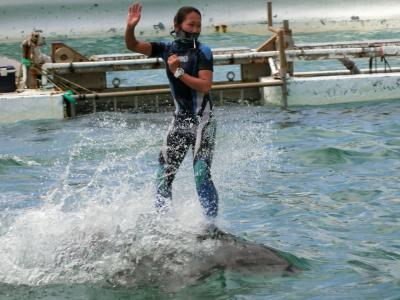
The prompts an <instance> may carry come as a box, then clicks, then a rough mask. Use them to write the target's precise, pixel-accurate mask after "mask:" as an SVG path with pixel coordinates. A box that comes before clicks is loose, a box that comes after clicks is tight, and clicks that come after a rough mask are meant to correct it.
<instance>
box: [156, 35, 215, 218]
mask: <svg viewBox="0 0 400 300" xmlns="http://www.w3.org/2000/svg"><path fill="white" fill-rule="evenodd" d="M151 45H152V53H151V57H161V58H162V59H163V60H164V61H165V62H167V60H168V56H169V55H171V54H176V55H177V56H178V57H179V60H180V64H181V67H182V68H183V69H184V70H185V73H187V74H189V75H191V76H194V77H198V72H199V71H200V70H210V71H213V57H212V52H211V49H210V48H209V47H207V46H206V45H203V44H201V43H199V42H196V47H194V44H193V42H191V43H186V42H182V41H180V40H175V41H173V42H171V43H163V42H159V43H151ZM166 71H167V76H168V79H169V83H170V87H171V91H172V96H173V98H174V103H175V108H176V110H175V113H174V118H173V120H172V122H171V125H170V127H169V129H168V133H167V136H166V138H165V141H164V144H163V146H162V148H161V151H160V155H159V163H160V165H159V170H158V172H157V202H156V206H157V207H162V206H164V205H165V202H166V200H170V199H171V196H172V193H171V190H172V182H173V180H174V178H175V175H176V172H177V171H178V168H179V166H180V164H181V163H182V161H183V159H184V158H185V155H186V153H187V151H188V149H189V148H190V147H191V148H192V152H193V169H194V176H195V182H196V189H197V193H198V196H199V200H200V203H201V205H202V207H203V209H204V212H205V214H206V215H207V216H208V217H216V216H217V213H218V194H217V191H216V189H215V186H214V183H213V181H212V180H211V162H212V156H213V152H214V142H215V131H216V124H215V120H214V118H213V114H212V103H211V98H210V95H209V94H208V93H207V94H202V93H200V92H198V91H196V90H194V89H191V88H190V87H188V86H187V85H185V84H184V83H183V82H182V81H181V80H180V79H177V78H175V77H174V75H173V74H172V73H171V71H170V70H169V68H168V67H167V68H166Z"/></svg>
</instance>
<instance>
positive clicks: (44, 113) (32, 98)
mask: <svg viewBox="0 0 400 300" xmlns="http://www.w3.org/2000/svg"><path fill="white" fill-rule="evenodd" d="M63 118H64V103H63V97H62V94H61V93H56V92H54V91H40V90H25V91H23V92H21V93H3V94H1V93H0V123H13V122H18V121H28V120H45V119H63Z"/></svg>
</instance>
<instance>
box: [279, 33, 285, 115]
mask: <svg viewBox="0 0 400 300" xmlns="http://www.w3.org/2000/svg"><path fill="white" fill-rule="evenodd" d="M278 45H279V65H280V67H279V73H280V77H281V80H282V81H283V84H282V107H283V108H287V89H286V73H287V62H286V53H285V32H284V31H283V30H280V31H279V34H278Z"/></svg>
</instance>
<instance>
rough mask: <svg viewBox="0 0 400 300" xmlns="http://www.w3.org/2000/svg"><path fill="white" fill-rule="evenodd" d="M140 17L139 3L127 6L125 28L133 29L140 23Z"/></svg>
mask: <svg viewBox="0 0 400 300" xmlns="http://www.w3.org/2000/svg"><path fill="white" fill-rule="evenodd" d="M141 15H142V5H141V4H140V3H139V2H136V3H135V4H131V5H129V10H128V18H127V22H126V23H127V26H128V27H135V26H136V25H137V23H139V21H140V16H141Z"/></svg>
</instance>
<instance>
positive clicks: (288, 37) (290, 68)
mask: <svg viewBox="0 0 400 300" xmlns="http://www.w3.org/2000/svg"><path fill="white" fill-rule="evenodd" d="M283 30H284V31H285V48H287V49H293V47H294V43H293V37H292V31H291V30H290V28H289V21H288V20H283ZM287 72H288V73H289V75H290V76H293V73H294V64H293V62H288V63H287Z"/></svg>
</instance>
